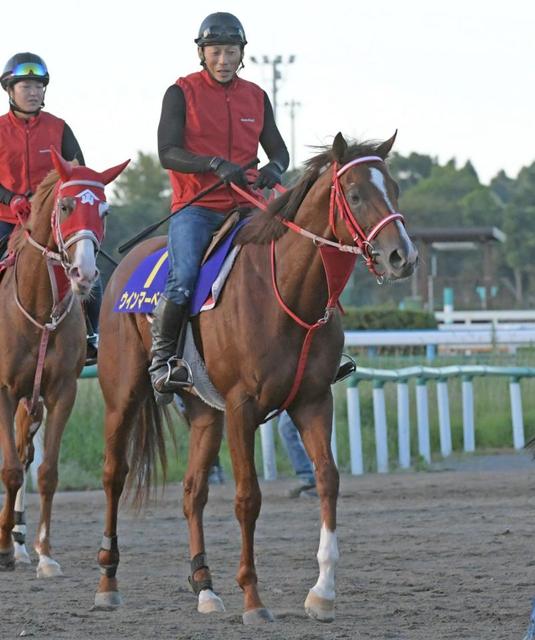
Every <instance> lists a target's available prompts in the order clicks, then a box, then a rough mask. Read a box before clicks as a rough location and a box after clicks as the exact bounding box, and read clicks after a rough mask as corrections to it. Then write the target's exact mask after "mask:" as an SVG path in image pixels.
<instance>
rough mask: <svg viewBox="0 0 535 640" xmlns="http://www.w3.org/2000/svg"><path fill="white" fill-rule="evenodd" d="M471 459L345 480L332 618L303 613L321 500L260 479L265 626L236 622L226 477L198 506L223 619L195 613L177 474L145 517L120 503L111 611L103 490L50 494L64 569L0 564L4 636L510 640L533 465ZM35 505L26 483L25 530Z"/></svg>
mask: <svg viewBox="0 0 535 640" xmlns="http://www.w3.org/2000/svg"><path fill="white" fill-rule="evenodd" d="M474 460H475V462H474V463H473V464H457V463H453V464H450V465H449V466H450V467H451V468H452V469H454V470H445V471H436V472H434V473H433V472H425V473H424V472H420V473H407V474H404V473H397V474H391V475H385V476H378V475H368V476H365V477H362V478H353V477H349V476H343V477H342V485H341V492H342V495H341V498H340V501H339V528H338V533H339V543H340V552H341V560H340V564H339V568H338V572H337V605H336V607H337V611H336V615H337V618H336V620H335V621H334V622H333V623H331V624H321V623H318V622H315V621H313V620H310V619H308V618H307V617H306V615H305V614H304V610H303V602H304V599H305V597H306V594H307V591H308V589H309V588H310V587H311V586H312V585H313V584H314V582H315V580H316V577H317V564H316V559H315V554H316V550H317V544H318V537H319V522H318V504H317V500H315V499H313V498H304V497H302V498H299V499H290V498H287V497H285V494H286V491H287V490H288V487H289V486H290V484H291V483H290V481H276V482H272V483H264V484H263V487H262V488H263V494H264V501H263V507H262V513H261V517H260V520H259V523H258V526H257V537H256V540H257V547H256V551H257V567H258V573H259V582H260V585H261V590H262V594H263V598H264V602H265V604H266V606H268V607H269V608H270V609H271V610H272V611H273V613H274V615H275V623H274V624H272V625H268V626H265V627H261V628H258V627H257V628H251V627H244V626H243V625H242V624H241V605H242V599H241V594H240V591H239V589H238V587H237V585H236V583H235V581H234V574H235V572H236V569H237V565H238V558H239V550H240V543H239V531H238V527H237V524H236V521H235V519H234V514H233V505H232V500H233V487H232V486H231V484H228V485H226V486H223V487H213V488H212V489H211V493H210V496H211V500H210V502H209V505H208V507H207V511H206V518H205V523H206V532H207V551H208V554H209V559H210V566H211V568H212V571H213V575H214V582H215V588H216V591H218V592H219V593H220V595H221V596H222V598H223V600H224V602H225V605H226V607H227V613H225V614H221V615H220V616H219V617H205V616H204V617H203V616H201V615H200V614H198V613H197V612H196V610H195V605H196V600H195V598H194V596H193V595H192V593H191V592H190V591H189V588H188V586H187V575H188V551H187V548H188V547H187V532H186V525H185V522H184V519H183V517H182V516H181V505H180V502H181V499H180V487H176V486H175V487H168V488H167V490H166V493H165V495H164V497H163V498H162V499H161V500H160V501H159V502H158V503H157V504H153V505H151V506H150V507H149V508H148V509H147V510H146V511H145V512H144V514H143V515H142V516H141V517H139V516H138V517H136V516H135V514H133V513H132V512H130V511H129V510H128V509H126V508H123V510H122V513H121V517H120V529H119V534H120V536H119V543H120V548H121V551H122V557H121V566H120V569H119V578H120V584H121V588H122V593H123V597H124V600H125V604H124V606H123V607H122V608H121V609H120V610H117V611H113V612H103V611H92V605H93V596H94V591H95V588H96V585H97V581H98V568H97V565H96V561H95V554H96V549H97V547H98V545H99V542H100V536H101V533H102V522H103V495H102V494H101V493H100V492H87V493H63V494H59V495H58V496H57V499H56V503H55V519H54V530H53V541H54V543H55V554H54V555H55V557H56V559H57V560H58V561H59V562H60V563H61V564H62V567H63V570H64V572H65V577H64V578H59V579H55V580H48V581H45V580H38V579H37V578H36V577H35V573H34V571H35V557H34V566H33V567H32V568H25V569H17V571H15V572H13V573H3V574H0V638H2V639H6V638H17V637H24V636H27V637H32V638H36V639H37V638H47V639H56V638H58V639H59V638H73V639H74V638H77V639H84V640H85V639H92V640H93V639H98V638H107V639H115V638H128V639H134V640H135V639H141V638H143V639H146V638H151V639H152V638H157V639H164V640H167V639H174V640H185V639H195V640H201V639H202V640H212V639H214V640H215V639H218V640H219V639H232V640H234V639H246V638H247V639H249V638H254V640H264V639H268V638H269V639H270V640H272V639H275V640H294V639H298V638H299V639H300V638H307V639H308V638H311V639H318V640H319V639H322V640H323V639H325V640H330V639H334V638H337V639H338V638H340V639H343V638H347V639H358V640H360V639H362V640H364V639H365V640H371V639H373V640H379V639H385V640H387V639H388V640H424V639H425V640H429V639H433V640H439V639H446V638H447V639H451V640H459V639H461V638H462V639H463V640H472V639H473V640H486V639H490V638H492V639H493V640H500V639H503V640H505V639H507V640H511V639H513V640H521V639H522V638H523V634H524V632H525V629H526V626H527V622H528V617H529V611H530V607H531V600H532V598H533V597H534V596H535V558H534V553H533V549H534V544H533V542H532V539H533V533H534V532H535V522H534V517H533V515H534V511H533V503H532V500H531V496H532V495H533V481H534V478H535V464H534V465H533V469H532V468H531V463H530V464H528V463H527V462H526V459H525V458H522V457H520V458H519V457H513V456H511V457H510V460H509V461H508V462H506V463H504V460H506V459H504V458H501V459H500V463H499V464H494V465H493V464H492V463H491V462H488V461H487V462H484V463H482V462H481V460H482V459H479V462H478V459H477V458H475V459H474ZM446 468H448V465H446ZM36 505H37V503H36V496H30V499H29V509H28V520H29V535H30V536H31V537H32V538H33V535H34V533H35V521H36V518H37V512H36ZM32 538H30V539H32ZM32 554H33V551H32Z"/></svg>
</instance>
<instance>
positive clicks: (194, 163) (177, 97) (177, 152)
mask: <svg viewBox="0 0 535 640" xmlns="http://www.w3.org/2000/svg"><path fill="white" fill-rule="evenodd" d="M185 124H186V99H185V98H184V92H183V91H182V89H181V88H180V87H179V86H178V85H176V84H173V85H171V86H170V87H169V88H168V89H167V91H166V92H165V95H164V98H163V103H162V113H161V116H160V124H159V125H158V155H159V156H160V162H161V164H162V167H163V168H164V169H171V170H172V171H178V172H180V173H204V172H207V171H211V168H210V160H212V158H213V156H201V155H197V154H196V153H191V151H187V150H186V149H184V146H183V145H184V127H185ZM260 144H261V146H262V149H264V151H265V152H266V155H267V157H268V158H269V160H270V161H274V162H276V163H277V164H278V165H279V168H280V169H281V171H286V169H287V168H288V165H289V163H290V157H289V154H288V149H287V148H286V145H285V144H284V140H283V139H282V136H281V134H280V132H279V130H278V129H277V125H276V123H275V118H274V116H273V109H272V107H271V103H270V101H269V98H268V96H267V94H266V92H264V127H263V129H262V133H261V134H260ZM225 160H228V158H225Z"/></svg>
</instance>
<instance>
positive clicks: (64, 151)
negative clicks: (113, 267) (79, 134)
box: [0, 52, 102, 361]
mask: <svg viewBox="0 0 535 640" xmlns="http://www.w3.org/2000/svg"><path fill="white" fill-rule="evenodd" d="M49 79H50V76H49V73H48V69H47V67H46V64H45V62H44V60H43V59H42V58H41V57H40V56H38V55H35V54H34V53H29V52H24V53H17V54H15V55H14V56H12V57H11V58H10V59H9V60H8V61H7V63H6V65H5V67H4V71H3V73H2V75H1V76H0V83H1V84H2V88H3V89H4V91H7V94H8V96H9V112H8V113H6V114H5V115H3V116H0V257H1V254H2V253H3V250H2V247H5V245H6V244H7V240H8V238H9V235H10V234H11V232H12V231H13V228H14V227H15V225H16V224H17V223H18V221H19V219H22V220H25V219H26V218H27V217H28V216H29V214H30V198H31V196H32V195H33V194H34V193H35V190H36V189H37V187H38V185H39V183H40V182H41V181H42V180H43V178H44V177H45V176H46V175H47V174H48V173H49V172H50V171H51V170H52V169H53V165H52V159H51V154H50V152H49V148H50V145H54V146H55V147H56V149H58V150H60V151H61V155H62V156H63V157H64V158H65V159H66V160H77V161H78V163H79V164H81V165H83V164H84V157H83V155H82V151H81V149H80V145H79V144H78V141H77V140H76V138H75V137H74V134H73V132H72V130H71V128H70V127H69V125H68V124H67V123H66V122H64V121H63V120H61V119H60V118H57V117H56V116H53V115H52V114H51V113H47V112H46V111H41V110H42V108H43V107H44V106H45V103H44V98H45V92H46V87H47V85H48V82H49ZM101 298H102V285H101V283H100V279H98V281H97V283H96V284H95V286H94V287H93V289H92V292H91V297H90V299H89V301H88V302H87V304H86V305H84V309H85V311H86V324H87V328H88V336H87V355H88V361H93V360H94V359H95V358H96V350H97V345H98V314H99V309H100V301H101Z"/></svg>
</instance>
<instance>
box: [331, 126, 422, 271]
mask: <svg viewBox="0 0 535 640" xmlns="http://www.w3.org/2000/svg"><path fill="white" fill-rule="evenodd" d="M396 134H397V132H396V133H394V135H393V136H392V137H391V138H389V139H388V140H386V141H385V142H382V143H381V144H379V145H377V146H375V147H373V150H372V151H371V152H369V153H366V155H362V154H357V156H356V157H354V153H352V148H351V147H348V144H347V142H346V141H345V139H344V137H343V136H342V134H341V133H338V134H337V135H336V137H335V139H334V142H333V146H332V151H331V153H332V157H333V158H334V163H333V167H332V182H333V188H332V196H331V216H330V217H331V221H330V222H331V228H332V230H333V233H334V235H335V236H336V237H337V238H338V239H339V240H340V241H341V242H345V243H349V242H353V243H355V244H357V246H358V247H359V248H361V250H362V254H363V256H364V258H365V260H366V263H367V266H368V268H369V269H370V271H372V272H373V273H374V274H375V275H377V276H381V277H384V278H387V279H390V280H397V279H399V278H405V277H407V276H410V275H411V274H412V273H413V271H414V268H415V266H416V264H417V261H418V251H417V249H416V247H415V246H414V244H413V243H412V241H411V239H410V238H409V236H408V234H407V232H406V230H405V226H404V218H403V216H402V215H401V214H400V213H399V212H398V201H397V199H398V196H399V188H398V186H397V184H396V182H395V181H394V179H393V178H392V176H391V175H390V174H389V172H388V168H387V166H386V164H385V160H386V158H387V156H388V154H389V152H390V150H391V149H392V146H393V144H394V141H395V139H396ZM352 156H353V157H352Z"/></svg>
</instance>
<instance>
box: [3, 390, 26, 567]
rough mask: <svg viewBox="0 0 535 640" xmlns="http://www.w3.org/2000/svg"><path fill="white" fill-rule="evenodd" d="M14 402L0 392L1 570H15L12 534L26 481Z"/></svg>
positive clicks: (6, 393)
mask: <svg viewBox="0 0 535 640" xmlns="http://www.w3.org/2000/svg"><path fill="white" fill-rule="evenodd" d="M14 413H15V411H14V407H13V400H12V399H11V397H10V395H9V394H8V392H7V390H6V389H5V388H4V389H0V451H1V452H2V456H3V458H4V463H3V466H2V482H3V483H4V487H5V489H6V491H5V495H4V506H3V508H2V512H1V513H0V571H13V569H14V568H15V556H14V552H13V542H12V539H11V531H12V529H13V526H14V524H15V515H14V512H15V500H16V496H17V493H18V491H19V489H20V488H21V486H22V484H23V480H24V469H23V467H22V464H21V462H20V460H19V456H18V454H17V448H16V445H15V433H14V429H13V416H14Z"/></svg>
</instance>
